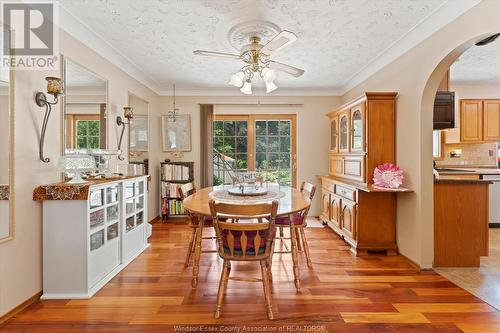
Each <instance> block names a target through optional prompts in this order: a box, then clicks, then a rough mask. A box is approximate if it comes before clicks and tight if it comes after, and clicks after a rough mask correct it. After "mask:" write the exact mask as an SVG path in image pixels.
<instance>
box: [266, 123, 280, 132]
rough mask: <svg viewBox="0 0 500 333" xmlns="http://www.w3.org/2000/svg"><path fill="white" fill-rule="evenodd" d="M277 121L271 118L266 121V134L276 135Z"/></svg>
mask: <svg viewBox="0 0 500 333" xmlns="http://www.w3.org/2000/svg"><path fill="white" fill-rule="evenodd" d="M278 123H279V121H277V120H272V121H268V122H267V134H268V135H278V134H279V130H278Z"/></svg>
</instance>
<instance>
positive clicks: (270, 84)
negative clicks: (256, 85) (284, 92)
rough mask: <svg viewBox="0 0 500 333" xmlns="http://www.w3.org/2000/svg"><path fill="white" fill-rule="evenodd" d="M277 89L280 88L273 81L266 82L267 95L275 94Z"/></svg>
mask: <svg viewBox="0 0 500 333" xmlns="http://www.w3.org/2000/svg"><path fill="white" fill-rule="evenodd" d="M276 89H278V86H277V85H276V84H274V82H273V81H270V82H266V93H268V94H269V93H270V92H273V91H275V90H276Z"/></svg>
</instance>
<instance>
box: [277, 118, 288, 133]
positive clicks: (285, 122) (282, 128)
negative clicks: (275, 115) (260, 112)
mask: <svg viewBox="0 0 500 333" xmlns="http://www.w3.org/2000/svg"><path fill="white" fill-rule="evenodd" d="M279 130H280V135H290V121H289V120H281V121H280V124H279Z"/></svg>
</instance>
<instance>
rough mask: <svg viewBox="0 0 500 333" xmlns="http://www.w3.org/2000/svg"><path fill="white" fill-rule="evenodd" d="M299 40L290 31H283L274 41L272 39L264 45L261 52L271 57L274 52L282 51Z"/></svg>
mask: <svg viewBox="0 0 500 333" xmlns="http://www.w3.org/2000/svg"><path fill="white" fill-rule="evenodd" d="M296 40H297V36H296V35H295V34H294V33H293V32H290V31H287V30H283V31H282V32H280V33H279V34H277V35H276V36H275V37H274V38H273V39H271V40H270V41H269V42H268V43H267V44H266V45H264V46H263V47H262V48H261V49H260V52H261V53H264V54H267V55H271V54H273V53H274V52H276V51H278V50H281V49H282V48H284V47H287V46H288V45H290V44H292V43H293V42H295V41H296Z"/></svg>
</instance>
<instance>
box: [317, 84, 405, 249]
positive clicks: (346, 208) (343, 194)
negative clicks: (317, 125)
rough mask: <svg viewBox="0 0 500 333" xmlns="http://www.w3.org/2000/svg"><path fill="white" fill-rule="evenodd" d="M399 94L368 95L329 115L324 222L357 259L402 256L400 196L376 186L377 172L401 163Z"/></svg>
mask: <svg viewBox="0 0 500 333" xmlns="http://www.w3.org/2000/svg"><path fill="white" fill-rule="evenodd" d="M396 96H397V93H393V92H390V93H389V92H383V93H372V92H370V93H368V92H367V93H365V94H364V95H363V96H361V97H359V98H357V99H356V100H354V101H352V102H349V103H347V104H344V105H343V106H341V107H339V108H337V109H336V110H333V111H331V112H329V113H328V114H327V116H328V118H329V120H330V137H329V140H330V147H329V175H328V176H324V177H323V178H322V200H323V211H322V213H321V215H320V218H321V219H322V221H323V222H325V223H327V224H328V225H329V226H330V227H331V228H332V229H333V230H334V231H335V232H336V233H337V234H338V235H339V236H340V237H342V238H343V239H344V240H345V241H346V242H347V243H348V244H349V245H351V251H352V252H353V253H355V254H357V255H361V254H366V253H367V251H371V250H373V251H386V253H387V254H388V255H391V254H396V253H397V245H396V191H394V190H385V189H379V188H376V187H374V186H373V170H374V169H375V167H377V166H378V165H380V164H382V163H385V162H391V163H394V161H395V115H396V114H395V112H396Z"/></svg>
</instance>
